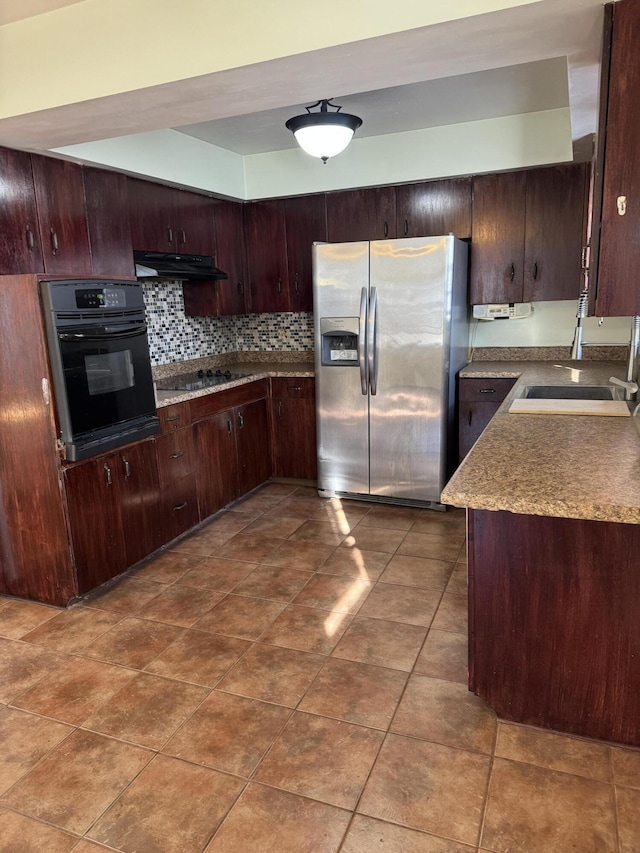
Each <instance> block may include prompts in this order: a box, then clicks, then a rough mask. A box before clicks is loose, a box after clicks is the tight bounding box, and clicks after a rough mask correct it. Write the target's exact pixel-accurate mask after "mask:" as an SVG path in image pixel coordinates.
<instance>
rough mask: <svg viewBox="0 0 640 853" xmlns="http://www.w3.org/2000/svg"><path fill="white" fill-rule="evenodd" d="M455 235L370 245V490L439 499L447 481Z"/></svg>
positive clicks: (394, 496) (382, 493) (386, 241)
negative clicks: (373, 385)
mask: <svg viewBox="0 0 640 853" xmlns="http://www.w3.org/2000/svg"><path fill="white" fill-rule="evenodd" d="M452 270H453V238H452V237H431V238H411V239H406V240H379V241H375V242H372V243H371V282H370V285H371V290H373V288H374V287H375V288H376V289H377V296H378V306H377V312H376V314H377V328H376V329H375V330H374V331H373V332H371V331H370V334H369V340H372V338H374V337H375V338H377V342H376V346H377V352H376V353H375V354H374V355H373V358H372V361H374V362H375V361H377V373H378V381H377V389H376V390H377V393H376V395H375V396H371V397H370V460H371V467H370V489H371V495H378V496H380V497H389V498H391V497H393V498H400V499H405V500H417V501H434V502H437V501H439V499H440V491H441V489H442V487H443V485H444V482H443V481H444V476H445V471H444V467H445V459H444V454H443V452H442V451H443V449H444V442H445V435H446V419H447V403H446V397H447V387H446V367H447V365H446V363H445V360H446V358H447V357H448V356H447V353H448V344H449V341H448V331H447V329H448V323H447V322H446V320H447V319H448V317H449V316H450V311H451V283H452Z"/></svg>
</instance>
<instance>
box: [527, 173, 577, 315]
mask: <svg viewBox="0 0 640 853" xmlns="http://www.w3.org/2000/svg"><path fill="white" fill-rule="evenodd" d="M587 169H588V166H587V164H586V163H580V164H578V165H575V166H553V167H551V168H549V169H531V170H530V171H528V172H527V173H526V174H527V202H526V226H525V255H524V290H523V301H524V302H531V301H534V302H544V301H551V300H560V299H577V298H578V296H579V295H580V290H581V286H582V246H583V239H584V234H585V229H584V213H585V202H586V194H587V190H588V187H587Z"/></svg>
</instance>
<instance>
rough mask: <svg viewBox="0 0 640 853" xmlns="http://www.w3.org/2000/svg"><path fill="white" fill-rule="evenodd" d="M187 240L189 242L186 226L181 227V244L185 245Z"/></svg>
mask: <svg viewBox="0 0 640 853" xmlns="http://www.w3.org/2000/svg"><path fill="white" fill-rule="evenodd" d="M186 242H187V235H186V233H185V230H184V228H181V229H180V245H181V246H184V245H185V243H186Z"/></svg>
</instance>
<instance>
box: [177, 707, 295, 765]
mask: <svg viewBox="0 0 640 853" xmlns="http://www.w3.org/2000/svg"><path fill="white" fill-rule="evenodd" d="M290 714H291V710H290V709H289V708H284V707H282V706H280V705H269V704H267V703H266V702H257V701H256V700H255V699H245V698H244V697H243V696H234V695H232V694H231V693H219V692H218V691H217V690H215V691H214V692H213V693H212V694H211V695H210V696H209V698H208V699H206V700H205V701H204V702H203V703H202V705H201V706H200V707H199V708H198V710H197V711H196V712H195V713H194V714H193V716H192V717H191V719H190V720H188V721H187V723H186V724H185V725H184V726H182V728H181V729H180V731H179V732H178V733H177V734H175V735H174V736H173V737H172V738H171V740H170V741H169V743H168V744H167V745H166V746H165V747H164V749H163V752H165V753H167V754H168V755H173V756H175V757H177V758H184V759H186V760H187V761H193V762H195V763H196V764H204V765H206V766H208V767H213V768H215V769H216V770H224V771H226V772H227V773H234V774H235V775H236V776H249V774H250V773H252V772H253V770H254V769H255V767H256V765H257V764H258V762H259V761H260V759H261V758H262V756H263V755H264V754H265V752H266V751H267V749H268V748H269V747H270V746H271V744H272V742H273V741H274V740H275V738H276V737H277V736H278V734H279V733H280V731H281V729H282V727H283V726H284V724H285V723H286V721H287V720H288V719H289V716H290Z"/></svg>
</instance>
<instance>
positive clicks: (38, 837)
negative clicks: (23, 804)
mask: <svg viewBox="0 0 640 853" xmlns="http://www.w3.org/2000/svg"><path fill="white" fill-rule="evenodd" d="M77 843H78V839H77V837H76V836H75V835H68V834H67V833H66V832H63V831H62V830H61V829H54V828H53V827H51V826H46V824H44V823H40V822H39V821H37V820H31V818H28V817H24V815H21V814H16V812H12V811H9V809H3V808H2V807H0V850H2V853H70V851H71V849H72V848H74V845H75V844H77ZM74 849H75V848H74Z"/></svg>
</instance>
